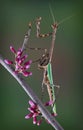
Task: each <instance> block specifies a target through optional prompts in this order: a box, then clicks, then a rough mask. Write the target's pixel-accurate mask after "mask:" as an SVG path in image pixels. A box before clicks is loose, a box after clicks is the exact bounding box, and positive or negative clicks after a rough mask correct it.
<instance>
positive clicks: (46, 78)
mask: <svg viewBox="0 0 83 130" xmlns="http://www.w3.org/2000/svg"><path fill="white" fill-rule="evenodd" d="M50 12H51V15H52V17H53V21H54V23H53V24H52V26H51V27H52V30H53V31H52V32H50V33H47V34H41V33H40V22H41V17H39V18H37V19H36V29H37V32H36V36H37V38H45V37H48V36H52V41H51V47H50V51H49V52H48V51H47V49H43V48H31V47H28V46H27V42H28V39H29V36H30V33H31V23H29V30H28V32H27V33H26V35H25V38H24V44H23V46H22V48H23V49H25V48H26V47H27V48H29V49H32V50H44V51H45V53H44V54H43V55H42V56H41V57H40V58H39V59H38V60H36V61H33V62H38V68H39V69H43V81H42V91H43V86H44V85H45V86H46V87H47V91H48V95H49V100H50V101H52V102H53V103H52V105H51V107H52V111H53V113H54V114H56V96H55V86H56V87H57V88H60V86H59V85H54V83H53V75H52V56H53V49H54V44H55V39H56V32H57V28H58V25H59V24H61V23H62V22H63V21H65V20H66V19H69V18H70V17H71V16H70V17H67V18H66V19H63V20H62V21H60V22H59V23H57V22H55V19H54V15H53V12H52V10H51V8H50Z"/></svg>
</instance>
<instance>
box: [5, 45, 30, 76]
mask: <svg viewBox="0 0 83 130" xmlns="http://www.w3.org/2000/svg"><path fill="white" fill-rule="evenodd" d="M10 50H11V52H12V53H13V54H14V55H15V59H14V62H13V61H10V60H8V59H5V60H4V61H5V63H7V64H9V65H14V67H15V73H16V74H17V73H22V74H23V76H25V77H27V76H29V75H32V72H27V69H28V68H29V67H30V65H31V63H32V60H29V61H25V60H26V58H27V56H28V55H27V54H25V55H23V51H22V49H21V48H20V49H18V50H17V51H16V50H15V49H14V48H13V47H12V46H10Z"/></svg>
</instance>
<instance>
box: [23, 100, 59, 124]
mask: <svg viewBox="0 0 83 130" xmlns="http://www.w3.org/2000/svg"><path fill="white" fill-rule="evenodd" d="M52 103H53V102H51V101H49V102H46V103H45V104H44V105H45V106H51V105H52ZM29 104H30V107H29V108H28V110H29V111H30V113H29V114H28V115H26V116H25V119H30V118H33V124H37V125H38V126H39V125H40V124H41V123H42V119H43V116H42V114H41V112H40V110H39V109H38V106H37V104H36V103H34V102H33V101H32V100H29ZM52 115H53V116H57V114H54V113H52ZM38 118H39V120H38ZM45 120H46V119H45ZM46 122H47V123H49V122H48V120H46Z"/></svg>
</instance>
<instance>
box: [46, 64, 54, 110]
mask: <svg viewBox="0 0 83 130" xmlns="http://www.w3.org/2000/svg"><path fill="white" fill-rule="evenodd" d="M47 72H48V75H47V76H48V79H49V81H50V86H51V89H52V95H53V102H55V99H56V98H55V91H54V84H53V75H52V66H51V63H49V64H48V66H47ZM53 112H54V113H56V103H54V104H53Z"/></svg>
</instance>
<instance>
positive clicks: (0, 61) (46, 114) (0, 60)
mask: <svg viewBox="0 0 83 130" xmlns="http://www.w3.org/2000/svg"><path fill="white" fill-rule="evenodd" d="M0 64H1V65H2V66H3V67H4V68H5V69H6V70H7V71H8V72H9V73H10V74H11V75H12V76H13V77H14V78H15V79H16V80H17V82H18V83H19V84H20V85H21V87H22V88H23V89H24V90H25V92H26V93H27V95H29V97H30V98H31V99H32V100H33V101H34V102H35V103H36V104H37V105H38V108H39V110H40V112H41V113H42V115H43V117H44V118H45V119H47V120H48V121H49V122H50V124H51V125H52V126H53V127H54V129H55V130H64V129H63V128H62V127H61V126H60V124H59V123H58V122H57V121H56V120H55V118H54V117H53V116H52V115H51V114H50V112H49V111H48V110H47V109H46V108H45V106H44V105H43V104H42V102H41V101H40V100H39V98H38V97H37V96H36V94H35V93H34V92H33V90H32V89H31V87H29V85H28V84H27V83H26V81H25V80H24V79H23V78H22V77H21V76H19V75H16V74H15V73H14V71H13V69H12V68H11V67H10V66H9V65H7V64H6V63H5V62H4V59H3V58H2V56H1V55H0Z"/></svg>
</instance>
